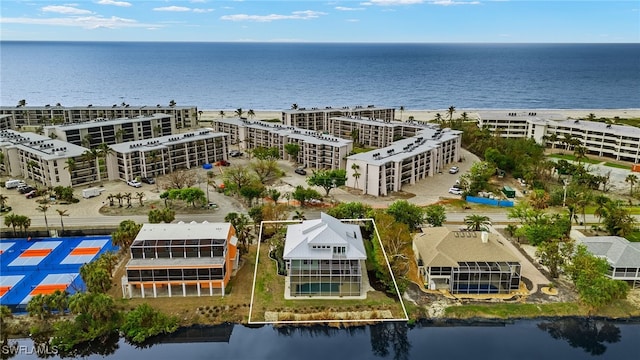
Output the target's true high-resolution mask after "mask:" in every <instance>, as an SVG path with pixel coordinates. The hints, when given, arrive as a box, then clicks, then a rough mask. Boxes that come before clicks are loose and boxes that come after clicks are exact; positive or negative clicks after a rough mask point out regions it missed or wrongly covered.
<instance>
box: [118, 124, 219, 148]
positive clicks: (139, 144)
mask: <svg viewBox="0 0 640 360" xmlns="http://www.w3.org/2000/svg"><path fill="white" fill-rule="evenodd" d="M227 135H228V134H227V133H222V132H214V131H213V129H211V128H202V129H200V130H198V131H192V132H188V133H183V134H177V135H166V136H160V137H156V138H153V139H145V140H136V141H127V142H123V143H119V144H114V145H109V147H111V148H112V149H113V151H115V152H117V153H120V154H127V153H132V152H136V151H140V150H143V151H151V150H160V149H164V148H166V147H167V146H169V145H173V144H183V143H188V142H193V141H197V140H204V139H212V138H216V137H224V136H227Z"/></svg>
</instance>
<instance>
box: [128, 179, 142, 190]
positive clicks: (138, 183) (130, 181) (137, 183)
mask: <svg viewBox="0 0 640 360" xmlns="http://www.w3.org/2000/svg"><path fill="white" fill-rule="evenodd" d="M127 185H129V186H133V187H134V188H139V187H141V186H142V184H141V183H140V182H139V181H138V180H129V181H127Z"/></svg>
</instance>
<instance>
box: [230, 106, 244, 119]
mask: <svg viewBox="0 0 640 360" xmlns="http://www.w3.org/2000/svg"><path fill="white" fill-rule="evenodd" d="M233 113H234V114H235V115H236V116H237V117H239V118H241V117H242V115H244V110H242V108H238V109H236V111H234V112H233Z"/></svg>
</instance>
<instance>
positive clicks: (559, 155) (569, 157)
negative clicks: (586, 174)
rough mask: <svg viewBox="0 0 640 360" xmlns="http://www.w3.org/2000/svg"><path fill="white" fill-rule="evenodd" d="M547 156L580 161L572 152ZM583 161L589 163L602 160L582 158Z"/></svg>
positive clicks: (597, 162) (596, 162) (598, 162)
mask: <svg viewBox="0 0 640 360" xmlns="http://www.w3.org/2000/svg"><path fill="white" fill-rule="evenodd" d="M547 156H549V157H552V158H557V159H564V160H567V161H578V160H577V159H576V157H575V156H573V155H570V154H550V155H547ZM582 162H584V163H589V164H600V163H601V162H602V161H599V160H593V159H589V158H586V159H582Z"/></svg>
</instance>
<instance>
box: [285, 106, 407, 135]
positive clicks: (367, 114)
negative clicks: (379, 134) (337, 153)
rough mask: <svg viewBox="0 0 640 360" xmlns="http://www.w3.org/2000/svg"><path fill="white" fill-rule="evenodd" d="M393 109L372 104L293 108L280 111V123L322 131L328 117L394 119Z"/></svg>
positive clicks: (327, 121)
mask: <svg viewBox="0 0 640 360" xmlns="http://www.w3.org/2000/svg"><path fill="white" fill-rule="evenodd" d="M395 111H396V110H395V109H394V108H389V107H376V106H374V105H367V106H354V107H348V106H345V107H340V108H334V107H331V106H327V107H325V108H323V109H322V108H295V109H291V110H284V111H283V112H282V123H283V124H284V125H287V126H295V127H299V128H302V129H309V130H317V131H324V130H327V129H328V127H329V119H331V118H332V117H341V116H353V117H361V118H370V119H380V120H382V121H393V120H395Z"/></svg>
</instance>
